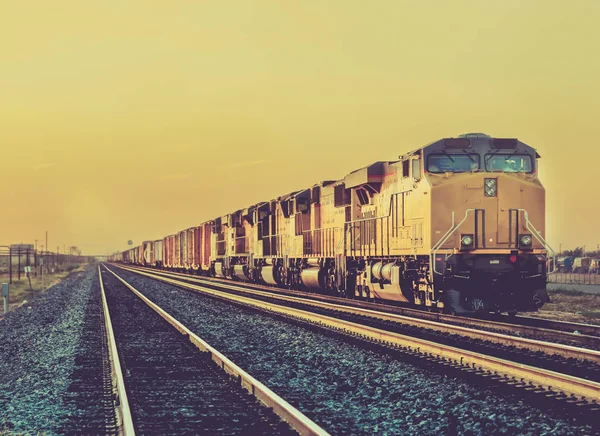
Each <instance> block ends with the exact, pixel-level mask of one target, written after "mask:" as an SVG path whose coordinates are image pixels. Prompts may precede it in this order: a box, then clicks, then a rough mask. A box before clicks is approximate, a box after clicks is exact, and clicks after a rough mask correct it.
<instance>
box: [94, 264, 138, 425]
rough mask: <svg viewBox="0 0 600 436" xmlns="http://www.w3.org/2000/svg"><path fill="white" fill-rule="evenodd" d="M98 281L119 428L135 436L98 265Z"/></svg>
mask: <svg viewBox="0 0 600 436" xmlns="http://www.w3.org/2000/svg"><path fill="white" fill-rule="evenodd" d="M98 280H100V295H101V297H102V308H103V310H104V323H105V325H106V336H107V340H108V355H109V359H110V368H111V378H112V381H113V390H114V391H115V392H116V394H117V397H116V398H115V400H114V401H115V410H116V412H117V428H118V432H119V434H120V435H124V436H133V435H135V429H134V426H133V419H132V417H131V409H130V407H129V400H128V399H127V392H126V390H125V380H124V378H123V371H122V370H121V361H120V360H119V352H118V350H117V342H116V340H115V334H114V331H113V328H112V322H111V320H110V312H109V310H108V303H107V302H106V294H105V292H104V284H103V283H102V270H101V269H100V265H98Z"/></svg>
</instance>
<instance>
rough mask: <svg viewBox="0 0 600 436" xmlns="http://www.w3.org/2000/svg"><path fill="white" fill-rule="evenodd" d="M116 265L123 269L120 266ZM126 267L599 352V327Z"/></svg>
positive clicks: (198, 281) (207, 283)
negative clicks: (414, 306)
mask: <svg viewBox="0 0 600 436" xmlns="http://www.w3.org/2000/svg"><path fill="white" fill-rule="evenodd" d="M120 266H121V267H123V265H120ZM127 267H128V268H134V269H137V270H139V271H147V272H150V273H153V274H158V275H163V276H165V277H179V278H180V279H181V280H188V281H189V282H190V283H199V284H206V285H207V286H210V285H214V284H223V285H224V286H232V285H233V286H235V285H237V286H238V287H239V288H242V287H243V289H245V290H256V291H264V292H268V293H270V294H279V295H288V296H292V297H298V298H304V299H308V300H316V301H322V302H328V303H331V304H335V305H338V306H347V307H354V308H361V309H367V310H374V311H377V312H382V313H388V314H395V315H402V316H406V317H411V318H417V319H423V320H428V321H435V322H440V323H445V324H450V325H457V326H462V327H469V328H474V329H481V330H486V331H493V332H497V333H505V334H508V335H514V336H519V337H522V338H531V339H539V340H544V341H552V342H557V343H561V344H565V345H573V346H577V347H586V348H590V349H596V350H600V325H593V324H580V323H570V322H564V321H552V320H546V319H541V318H532V317H524V316H516V317H509V316H494V315H492V314H489V315H478V316H476V317H471V316H454V315H448V314H443V313H436V312H426V311H423V310H420V309H412V308H407V307H402V306H394V305H389V304H382V303H373V302H367V301H360V300H353V299H348V298H342V297H335V296H330V295H321V294H315V293H311V292H304V291H295V290H289V289H282V288H274V287H272V286H264V285H257V284H253V283H241V282H233V281H231V280H227V279H220V278H208V277H200V276H195V275H190V274H184V273H176V272H171V271H169V272H167V271H162V270H157V269H153V268H145V267H131V266H127ZM499 319H500V320H499Z"/></svg>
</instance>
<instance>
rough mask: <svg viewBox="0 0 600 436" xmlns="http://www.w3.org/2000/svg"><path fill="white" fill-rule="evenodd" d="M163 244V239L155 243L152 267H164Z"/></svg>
mask: <svg viewBox="0 0 600 436" xmlns="http://www.w3.org/2000/svg"><path fill="white" fill-rule="evenodd" d="M163 244H164V240H163V239H158V240H156V241H154V251H153V252H152V254H153V257H152V266H155V267H157V268H162V267H163V250H164V248H163Z"/></svg>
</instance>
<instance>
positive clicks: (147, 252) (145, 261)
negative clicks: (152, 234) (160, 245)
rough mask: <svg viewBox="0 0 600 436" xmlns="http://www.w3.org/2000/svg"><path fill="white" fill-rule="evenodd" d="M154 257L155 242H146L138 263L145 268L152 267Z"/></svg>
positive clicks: (141, 248) (142, 247) (143, 244)
mask: <svg viewBox="0 0 600 436" xmlns="http://www.w3.org/2000/svg"><path fill="white" fill-rule="evenodd" d="M153 257H154V241H144V242H142V245H141V246H140V257H139V259H138V262H139V264H140V265H143V266H152V265H153V261H152V258H153Z"/></svg>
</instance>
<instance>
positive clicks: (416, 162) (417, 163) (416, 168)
mask: <svg viewBox="0 0 600 436" xmlns="http://www.w3.org/2000/svg"><path fill="white" fill-rule="evenodd" d="M412 174H413V178H414V179H415V180H419V179H420V178H421V159H413V161H412Z"/></svg>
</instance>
